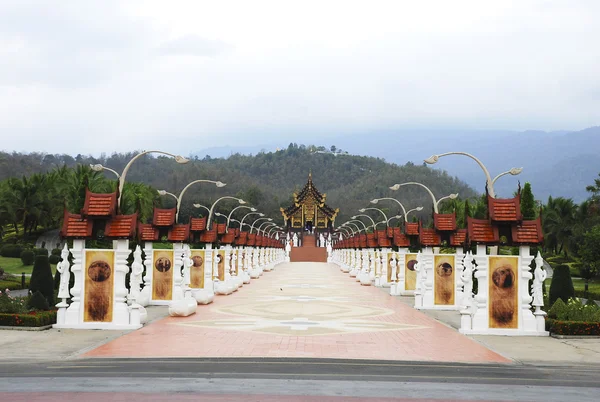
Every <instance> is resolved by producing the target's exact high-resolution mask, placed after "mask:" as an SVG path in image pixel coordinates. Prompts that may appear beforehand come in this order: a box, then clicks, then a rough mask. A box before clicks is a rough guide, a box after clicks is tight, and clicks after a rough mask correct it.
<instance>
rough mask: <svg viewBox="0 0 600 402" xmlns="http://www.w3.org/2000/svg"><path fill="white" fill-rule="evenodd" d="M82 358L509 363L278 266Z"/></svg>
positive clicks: (319, 276)
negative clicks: (187, 314) (235, 289)
mask: <svg viewBox="0 0 600 402" xmlns="http://www.w3.org/2000/svg"><path fill="white" fill-rule="evenodd" d="M82 357H307V358H308V357H310V358H346V359H385V360H410V361H444V362H448V361H454V362H471V363H508V362H510V360H508V359H506V358H504V357H502V356H500V355H499V354H497V353H495V352H493V351H491V350H489V349H487V348H485V347H484V346H482V345H481V344H479V343H477V342H476V341H474V340H472V339H470V338H468V337H466V336H463V335H461V334H459V333H458V332H456V331H455V330H453V329H451V328H449V327H447V326H446V325H444V324H441V323H439V322H437V321H436V320H434V319H432V318H430V317H428V316H426V315H425V314H423V313H421V312H419V311H417V310H414V309H413V308H412V307H410V306H407V305H406V304H405V303H402V302H401V301H399V300H397V299H396V298H394V297H390V296H389V295H387V294H386V293H384V292H382V291H381V290H380V289H377V288H374V287H371V286H368V287H365V286H360V285H359V284H358V283H357V282H356V281H355V280H354V278H350V277H349V276H348V275H347V274H343V273H342V272H341V271H340V270H339V268H337V267H336V266H335V265H331V264H324V263H289V264H282V265H279V266H277V268H276V269H275V270H274V271H272V272H266V273H265V274H264V275H263V276H262V277H261V278H260V279H258V280H253V281H252V283H251V284H249V285H245V286H244V287H243V288H241V289H240V290H239V291H238V292H236V293H234V294H233V295H230V296H218V297H217V298H216V300H215V302H214V303H213V304H211V305H208V306H198V310H197V313H196V314H194V315H192V316H190V317H186V318H173V317H167V318H164V319H162V320H158V321H156V322H153V323H151V324H149V325H147V326H145V327H144V328H142V329H140V330H138V331H135V332H131V333H129V334H126V335H124V336H122V337H120V338H118V339H116V340H113V341H111V342H109V343H107V344H105V345H102V346H100V347H98V348H96V349H94V350H91V351H89V352H87V353H85V354H83V355H82Z"/></svg>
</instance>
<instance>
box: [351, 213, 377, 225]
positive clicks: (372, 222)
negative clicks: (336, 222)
mask: <svg viewBox="0 0 600 402" xmlns="http://www.w3.org/2000/svg"><path fill="white" fill-rule="evenodd" d="M361 216H364V217H366V218H369V220H370V221H371V224H372V225H373V227H375V221H374V220H373V218H371V217H370V216H369V215H366V214H362V215H354V216H353V217H352V219H356V220H358V218H359V217H361ZM359 222H360V221H359ZM363 225H364V223H363Z"/></svg>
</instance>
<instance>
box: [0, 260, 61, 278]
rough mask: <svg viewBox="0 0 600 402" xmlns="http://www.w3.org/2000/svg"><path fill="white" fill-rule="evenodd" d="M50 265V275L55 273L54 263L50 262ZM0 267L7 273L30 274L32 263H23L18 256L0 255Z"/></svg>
mask: <svg viewBox="0 0 600 402" xmlns="http://www.w3.org/2000/svg"><path fill="white" fill-rule="evenodd" d="M50 267H52V275H54V274H55V273H56V265H53V264H50ZM0 268H2V269H3V270H4V272H6V273H7V274H12V275H21V273H23V272H25V274H29V275H31V271H32V270H33V265H27V266H25V265H23V263H22V262H21V259H20V258H9V257H0Z"/></svg>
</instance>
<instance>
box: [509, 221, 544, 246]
mask: <svg viewBox="0 0 600 402" xmlns="http://www.w3.org/2000/svg"><path fill="white" fill-rule="evenodd" d="M511 230H512V241H513V243H516V244H540V243H542V242H543V241H544V233H543V232H542V221H541V219H540V218H537V219H536V220H533V221H523V222H522V223H521V225H514V226H513V227H512V228H511Z"/></svg>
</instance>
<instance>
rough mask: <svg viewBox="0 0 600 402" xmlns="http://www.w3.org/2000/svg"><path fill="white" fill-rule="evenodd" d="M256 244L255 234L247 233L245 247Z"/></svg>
mask: <svg viewBox="0 0 600 402" xmlns="http://www.w3.org/2000/svg"><path fill="white" fill-rule="evenodd" d="M254 244H256V233H248V240H247V241H246V245H248V246H254Z"/></svg>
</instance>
